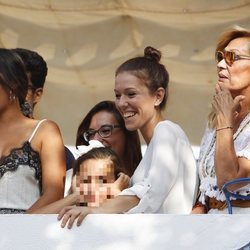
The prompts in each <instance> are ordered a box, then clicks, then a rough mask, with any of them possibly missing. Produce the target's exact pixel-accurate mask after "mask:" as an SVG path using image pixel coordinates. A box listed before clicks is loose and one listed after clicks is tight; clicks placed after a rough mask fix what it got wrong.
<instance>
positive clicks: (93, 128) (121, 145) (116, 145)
mask: <svg viewBox="0 0 250 250" xmlns="http://www.w3.org/2000/svg"><path fill="white" fill-rule="evenodd" d="M89 140H98V141H100V142H101V143H102V144H103V145H104V146H105V147H109V148H111V149H113V150H114V151H115V152H116V153H117V154H118V156H119V158H120V161H121V165H122V167H123V172H124V173H126V174H127V175H129V176H132V175H133V173H134V171H135V169H136V167H137V166H138V164H139V162H140V160H141V157H142V156H141V144H140V139H139V135H138V132H137V131H129V130H127V129H126V127H125V124H124V120H123V118H122V116H121V115H120V113H119V111H118V110H117V108H116V106H115V103H114V102H112V101H102V102H99V103H97V104H96V105H95V106H94V107H93V108H92V109H91V110H90V111H89V112H88V113H87V115H86V116H85V117H84V118H83V120H82V122H81V123H80V125H79V127H78V130H77V136H76V147H77V146H80V145H89Z"/></svg>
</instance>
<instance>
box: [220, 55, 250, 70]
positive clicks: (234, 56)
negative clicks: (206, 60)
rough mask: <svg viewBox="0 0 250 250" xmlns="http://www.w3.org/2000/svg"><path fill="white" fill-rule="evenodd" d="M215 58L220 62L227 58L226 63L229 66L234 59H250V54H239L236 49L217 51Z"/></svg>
mask: <svg viewBox="0 0 250 250" xmlns="http://www.w3.org/2000/svg"><path fill="white" fill-rule="evenodd" d="M215 59H216V61H217V63H219V62H220V61H221V60H223V59H225V61H226V63H227V64H228V65H229V66H232V64H233V63H234V61H237V60H240V59H246V60H250V56H247V55H237V54H236V53H235V52H234V51H223V52H222V51H217V52H216V56H215Z"/></svg>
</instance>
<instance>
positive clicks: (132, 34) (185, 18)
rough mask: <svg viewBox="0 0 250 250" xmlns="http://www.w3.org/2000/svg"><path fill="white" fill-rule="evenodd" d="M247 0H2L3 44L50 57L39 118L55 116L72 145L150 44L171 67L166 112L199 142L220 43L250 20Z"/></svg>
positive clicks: (0, 29)
mask: <svg viewBox="0 0 250 250" xmlns="http://www.w3.org/2000/svg"><path fill="white" fill-rule="evenodd" d="M249 13H250V1H249V0H209V1H208V0H185V1H183V0H175V1H172V0H154V1H150V0H103V1H101V0H71V1H68V0H35V1H34V0H32V1H31V0H12V1H9V0H0V46H2V47H6V48H13V47H23V48H28V49H31V50H35V51H37V52H38V53H39V54H41V55H42V56H43V57H44V59H45V60H46V61H47V63H48V68H49V72H48V76H47V82H46V84H45V92H44V96H43V99H42V101H41V103H40V104H39V106H38V107H37V110H36V114H35V116H36V117H37V118H44V117H45V118H49V119H52V120H54V121H56V122H57V123H58V124H59V126H60V128H61V130H62V133H63V137H64V140H65V143H66V144H74V142H75V135H76V130H77V127H78V124H79V123H80V121H81V119H82V118H83V117H84V116H85V114H86V113H87V112H88V110H89V109H90V108H91V107H92V106H93V105H95V104H96V103H97V102H99V101H101V100H106V99H109V100H114V94H113V88H114V71H115V69H116V68H117V66H119V64H120V63H122V62H123V61H125V60H126V59H128V58H130V57H133V56H136V55H139V54H142V52H143V49H144V47H146V46H147V45H151V46H153V47H156V48H158V49H160V50H161V51H162V53H163V58H162V62H163V63H164V64H165V65H166V67H167V69H168V71H169V73H170V90H169V101H168V106H167V109H166V113H165V114H166V117H167V118H168V119H171V120H173V121H175V122H177V123H179V124H180V125H181V126H182V128H183V129H184V130H185V131H186V133H187V135H188V137H189V138H190V141H191V143H193V144H199V143H200V139H201V136H202V133H203V130H204V126H205V123H206V115H207V113H208V110H209V103H210V99H211V96H212V94H213V89H214V84H215V83H216V79H217V76H216V67H215V63H214V49H215V45H216V41H217V38H218V35H219V34H220V33H221V32H222V31H223V30H224V29H226V28H228V27H231V26H233V25H240V26H243V27H246V28H249V26H250V15H249Z"/></svg>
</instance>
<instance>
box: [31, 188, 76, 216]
mask: <svg viewBox="0 0 250 250" xmlns="http://www.w3.org/2000/svg"><path fill="white" fill-rule="evenodd" d="M77 197H78V195H77V194H76V193H73V194H69V195H68V196H66V197H65V198H63V199H61V200H58V201H55V202H53V203H50V204H49V205H47V206H43V207H41V208H39V209H36V211H35V213H36V214H58V213H59V212H60V211H61V210H62V209H63V208H65V207H67V206H74V205H75V204H76V202H77Z"/></svg>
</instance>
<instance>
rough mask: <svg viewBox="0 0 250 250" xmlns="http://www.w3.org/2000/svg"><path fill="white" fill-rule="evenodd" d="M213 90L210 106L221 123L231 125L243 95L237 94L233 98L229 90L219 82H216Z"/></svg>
mask: <svg viewBox="0 0 250 250" xmlns="http://www.w3.org/2000/svg"><path fill="white" fill-rule="evenodd" d="M215 90H216V95H215V96H214V99H213V102H212V106H213V108H214V110H215V112H216V115H217V118H219V119H220V121H221V123H223V124H221V125H225V126H233V123H234V119H235V118H236V116H237V115H238V113H239V110H240V108H241V106H240V103H241V101H242V100H243V99H244V98H245V96H243V95H239V96H236V97H235V98H234V99H233V97H232V95H231V93H230V91H229V90H228V89H227V88H226V87H224V86H222V85H221V84H216V88H215Z"/></svg>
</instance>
